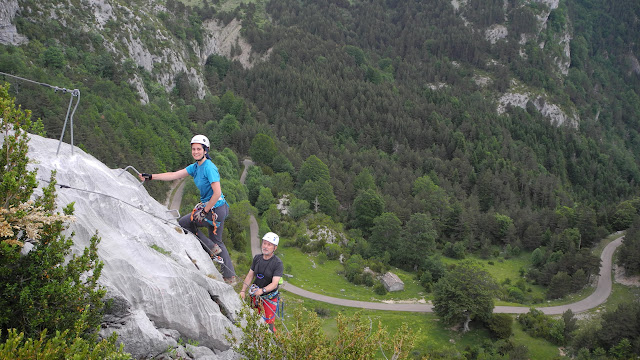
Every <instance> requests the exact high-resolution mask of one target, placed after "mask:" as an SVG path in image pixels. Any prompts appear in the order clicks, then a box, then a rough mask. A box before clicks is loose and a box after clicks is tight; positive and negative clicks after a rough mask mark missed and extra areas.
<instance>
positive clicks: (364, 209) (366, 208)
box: [352, 189, 384, 234]
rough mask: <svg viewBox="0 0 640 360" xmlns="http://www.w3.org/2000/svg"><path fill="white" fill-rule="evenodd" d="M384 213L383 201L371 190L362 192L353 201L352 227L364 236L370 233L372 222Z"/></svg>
mask: <svg viewBox="0 0 640 360" xmlns="http://www.w3.org/2000/svg"><path fill="white" fill-rule="evenodd" d="M383 212H384V200H383V199H382V196H380V195H379V194H378V193H377V192H376V191H375V190H373V189H365V190H362V191H361V192H360V193H359V194H358V196H357V197H356V198H355V200H353V210H352V214H353V215H352V218H353V220H352V226H353V227H355V228H358V229H360V230H362V231H363V232H364V233H365V234H369V233H370V232H371V228H372V227H373V220H374V219H375V218H376V217H378V216H380V215H382V213H383Z"/></svg>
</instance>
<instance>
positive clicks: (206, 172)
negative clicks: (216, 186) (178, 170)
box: [185, 160, 227, 207]
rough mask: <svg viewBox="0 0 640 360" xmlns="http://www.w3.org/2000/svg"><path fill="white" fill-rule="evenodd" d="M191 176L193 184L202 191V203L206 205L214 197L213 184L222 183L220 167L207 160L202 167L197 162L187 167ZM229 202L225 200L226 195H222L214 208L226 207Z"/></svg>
mask: <svg viewBox="0 0 640 360" xmlns="http://www.w3.org/2000/svg"><path fill="white" fill-rule="evenodd" d="M185 170H187V172H188V173H189V175H191V176H193V182H194V183H196V187H197V188H198V190H200V201H201V202H202V203H206V202H207V201H209V200H210V199H211V197H212V196H213V189H212V188H211V183H214V182H220V172H219V171H218V167H217V166H216V165H215V164H214V163H213V161H211V160H206V161H205V162H204V163H202V165H198V163H197V162H195V163H193V164H191V165H189V166H187V167H186V169H185ZM226 202H227V201H226V200H225V199H224V194H222V193H221V194H220V199H218V201H217V202H216V204H215V205H214V206H213V207H218V206H220V205H224V204H225V203H226Z"/></svg>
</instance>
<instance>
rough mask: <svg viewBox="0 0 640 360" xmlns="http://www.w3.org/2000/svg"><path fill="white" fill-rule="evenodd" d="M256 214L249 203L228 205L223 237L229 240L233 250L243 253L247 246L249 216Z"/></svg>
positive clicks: (245, 201)
mask: <svg viewBox="0 0 640 360" xmlns="http://www.w3.org/2000/svg"><path fill="white" fill-rule="evenodd" d="M251 214H254V215H256V214H257V210H256V208H254V207H253V206H251V203H249V201H247V200H244V201H240V202H236V203H232V204H230V205H229V217H228V218H227V219H226V220H225V221H224V227H225V231H224V233H223V234H224V235H225V236H228V237H230V238H231V242H232V244H233V248H234V249H235V250H237V251H245V250H246V245H247V230H248V229H249V228H250V217H249V216H250V215H251Z"/></svg>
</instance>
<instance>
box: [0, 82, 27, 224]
mask: <svg viewBox="0 0 640 360" xmlns="http://www.w3.org/2000/svg"><path fill="white" fill-rule="evenodd" d="M0 109H2V110H3V111H2V113H3V117H2V121H1V122H0V131H2V133H3V137H4V139H3V142H2V148H1V149H0V179H1V180H2V181H1V182H0V194H2V195H1V198H0V206H2V208H5V209H8V208H9V207H11V206H16V205H18V204H20V203H22V202H25V201H26V200H27V199H28V198H29V196H30V195H31V193H32V192H33V188H34V187H35V186H36V172H35V170H33V171H26V165H27V163H28V162H29V158H28V157H27V151H28V150H29V148H28V146H27V142H28V141H29V138H28V134H27V130H28V129H29V127H30V126H31V112H30V111H28V110H27V111H22V109H21V108H20V107H18V108H16V106H15V100H14V99H13V98H12V97H9V93H8V87H7V86H0ZM10 130H13V134H11V133H10V132H9V131H10ZM2 236H5V235H4V234H3V235H2Z"/></svg>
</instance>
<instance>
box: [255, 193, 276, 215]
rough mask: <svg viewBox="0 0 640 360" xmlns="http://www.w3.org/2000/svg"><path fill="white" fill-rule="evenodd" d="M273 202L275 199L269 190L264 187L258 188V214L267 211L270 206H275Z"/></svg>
mask: <svg viewBox="0 0 640 360" xmlns="http://www.w3.org/2000/svg"><path fill="white" fill-rule="evenodd" d="M275 201H276V199H275V198H274V197H273V194H272V193H271V189H268V188H266V187H262V188H260V194H259V195H258V199H257V200H256V209H258V213H259V214H262V213H263V212H265V211H267V209H269V207H270V206H271V205H272V204H275Z"/></svg>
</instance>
